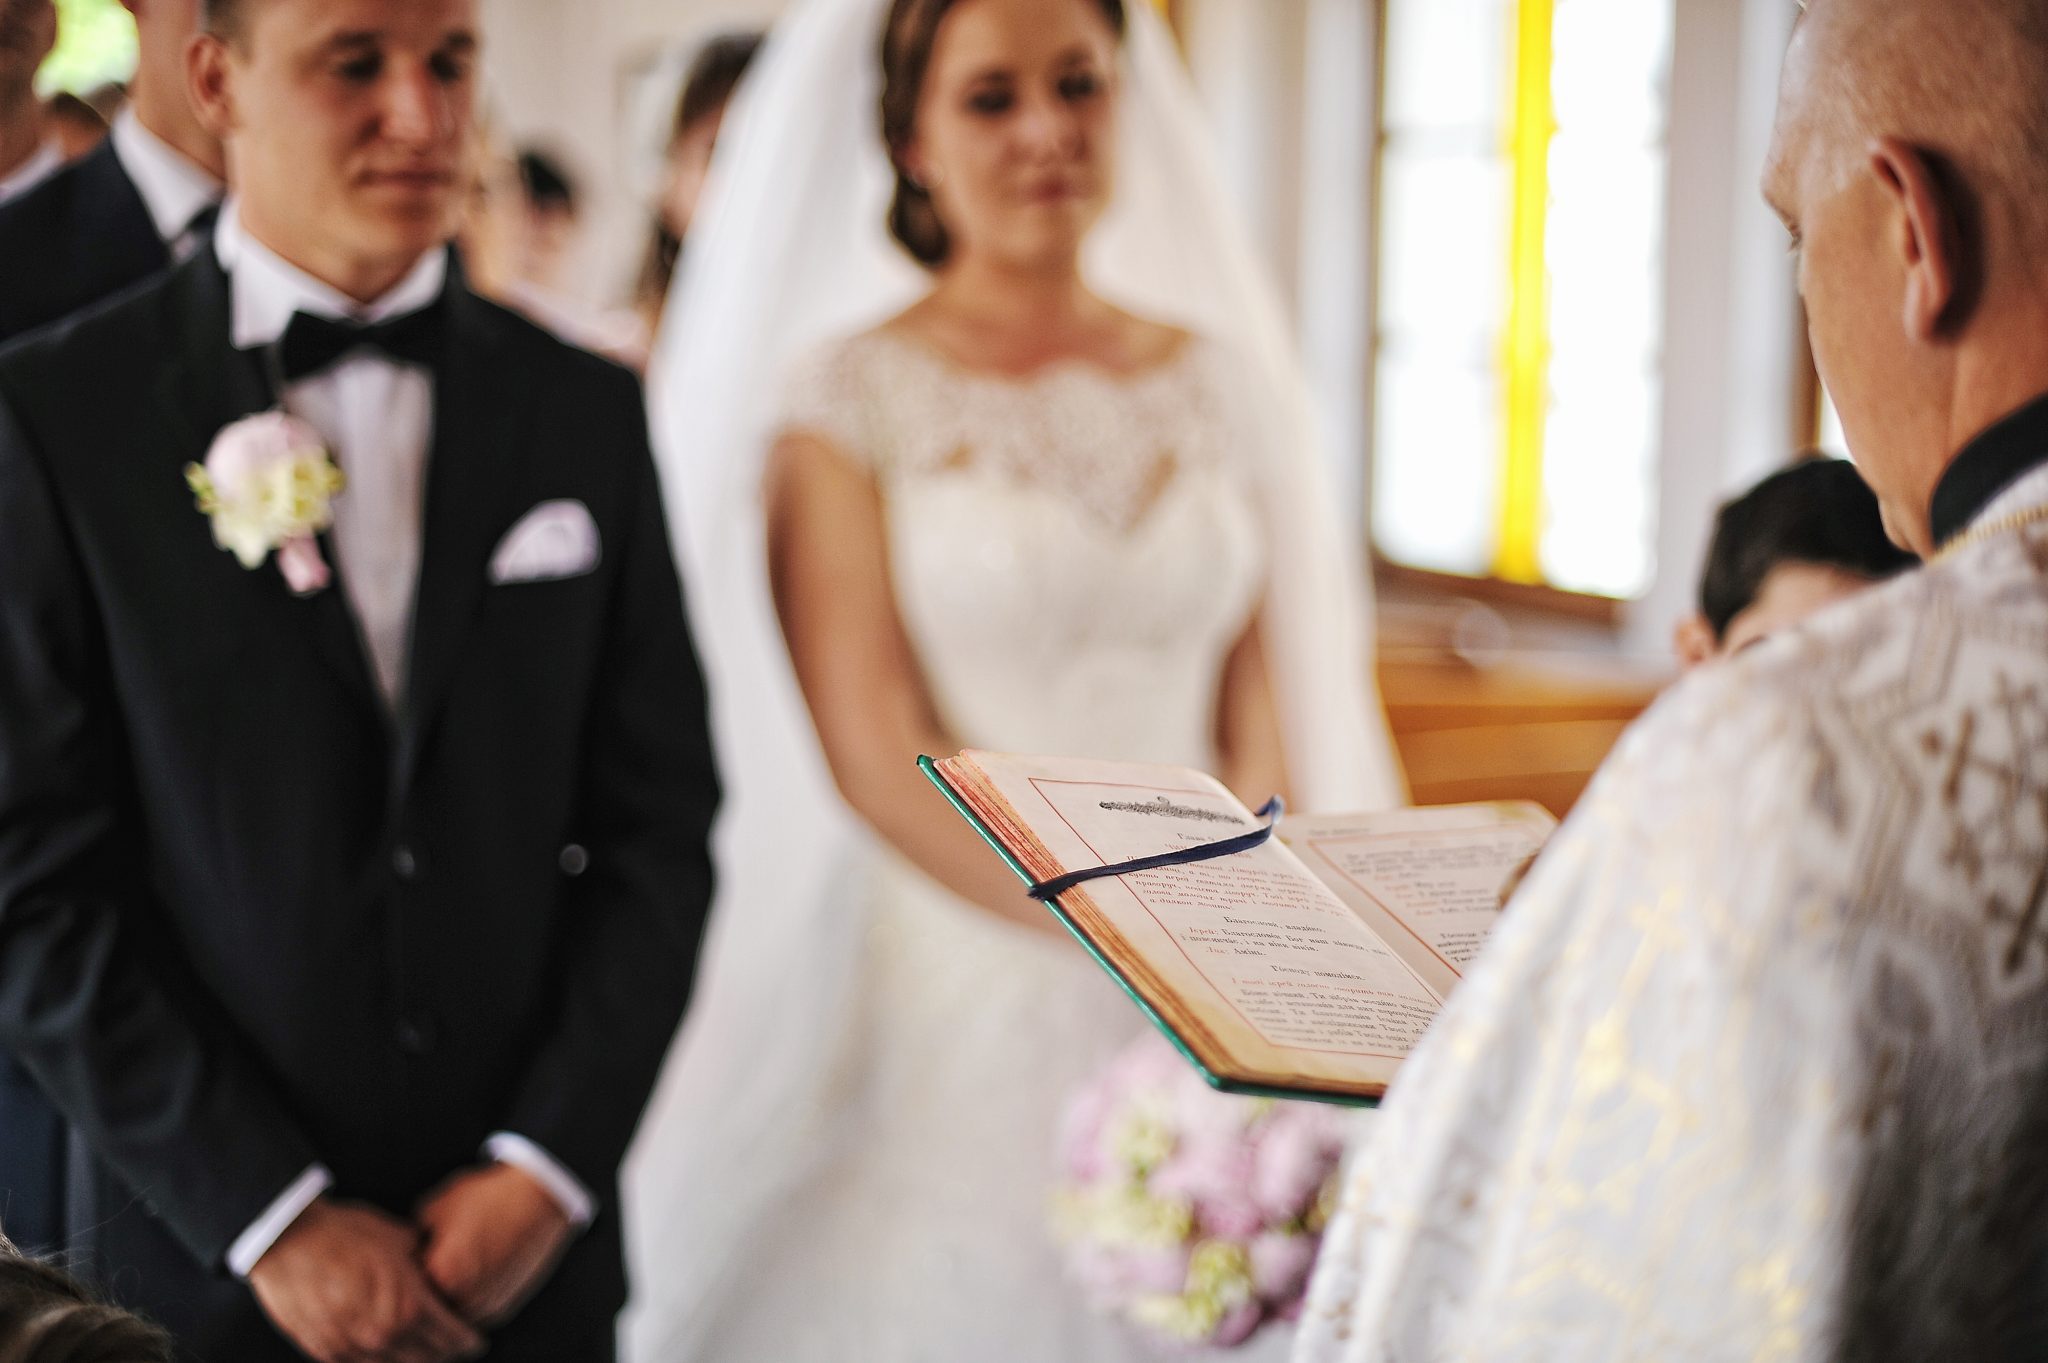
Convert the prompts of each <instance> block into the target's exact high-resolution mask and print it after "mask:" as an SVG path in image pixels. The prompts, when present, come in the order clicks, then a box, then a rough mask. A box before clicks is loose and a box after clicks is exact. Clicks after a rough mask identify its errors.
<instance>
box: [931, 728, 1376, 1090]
mask: <svg viewBox="0 0 2048 1363" xmlns="http://www.w3.org/2000/svg"><path fill="white" fill-rule="evenodd" d="M967 765H968V764H966V763H964V762H962V761H961V759H958V758H947V759H944V760H940V761H934V760H933V759H932V758H931V757H928V756H920V757H919V758H918V759H917V766H918V770H919V771H921V772H923V773H924V776H925V779H926V780H927V781H929V782H931V784H932V785H933V786H934V787H935V788H937V790H938V791H939V793H940V794H941V795H943V796H944V797H945V799H946V802H947V803H948V804H950V805H952V806H953V809H954V812H955V813H957V814H959V815H960V817H961V818H963V819H965V820H966V821H967V824H968V826H969V827H970V828H972V829H973V830H974V831H975V832H976V833H977V834H978V835H979V836H980V837H981V840H982V841H983V842H985V843H987V844H988V845H989V847H990V848H991V849H993V850H994V851H995V853H996V855H997V856H999V857H1001V858H1002V859H1003V864H1004V865H1006V866H1008V867H1009V868H1010V870H1011V872H1012V873H1013V874H1015V875H1016V877H1017V878H1018V879H1019V880H1020V881H1022V882H1023V883H1024V885H1025V887H1026V888H1027V889H1028V888H1029V887H1031V886H1032V885H1035V884H1037V883H1038V882H1039V880H1040V879H1041V878H1042V877H1039V876H1035V875H1033V874H1032V872H1031V870H1030V868H1029V867H1027V866H1026V865H1025V864H1024V861H1023V858H1022V857H1021V856H1020V855H1019V852H1018V851H1017V850H1015V849H1012V848H1011V847H1010V846H1008V845H1007V844H1006V843H1005V842H1004V840H1003V838H1002V837H1001V836H999V835H998V834H997V832H996V831H995V830H994V829H992V828H991V827H990V826H989V824H988V821H987V820H985V819H984V818H983V817H982V816H981V815H980V814H979V813H978V812H976V810H975V809H974V807H973V805H972V803H971V802H970V800H969V798H968V796H967V794H966V793H965V792H963V791H962V790H960V789H958V788H957V787H956V786H955V785H954V782H953V778H952V776H951V775H950V774H949V771H948V768H950V767H955V766H958V767H961V768H962V769H965V767H966V766H967ZM989 794H990V796H991V798H992V802H997V803H1001V804H1003V805H1005V806H1007V804H1008V802H1007V801H1005V800H1003V799H1002V797H1001V796H1000V795H997V794H996V793H995V792H994V791H993V789H990V791H989ZM1012 814H1013V816H1014V811H1012ZM1010 822H1012V823H1013V824H1014V825H1015V831H1016V835H1017V837H1018V838H1019V840H1020V841H1021V842H1024V843H1026V844H1027V845H1028V846H1030V847H1031V848H1032V849H1033V850H1035V851H1037V852H1038V854H1039V856H1040V859H1042V860H1044V861H1045V862H1047V863H1048V865H1049V866H1052V865H1054V859H1053V857H1052V855H1051V854H1050V852H1048V851H1046V849H1045V848H1043V847H1042V846H1039V845H1037V839H1036V838H1033V837H1032V836H1031V834H1030V831H1029V830H1028V829H1027V828H1025V827H1024V824H1023V821H1022V820H1021V819H1016V818H1014V817H1013V818H1012V819H1011V820H1010ZM1056 873H1057V868H1056V867H1055V869H1054V870H1053V871H1051V872H1049V874H1056ZM1068 894H1069V896H1071V897H1074V898H1076V899H1078V900H1079V901H1080V903H1081V905H1082V906H1085V907H1086V908H1087V909H1088V910H1089V917H1091V918H1093V919H1094V920H1095V921H1096V923H1098V924H1099V925H1100V927H1099V928H1098V929H1097V931H1099V932H1100V934H1101V935H1102V936H1103V937H1105V938H1109V939H1115V940H1118V941H1120V940H1121V939H1119V938H1117V934H1116V933H1115V932H1114V930H1113V929H1111V928H1110V927H1109V926H1108V924H1107V921H1106V920H1105V919H1104V917H1103V915H1102V914H1101V912H1100V911H1099V910H1097V909H1095V907H1094V905H1093V903H1092V901H1090V900H1089V899H1088V897H1087V894H1086V892H1085V890H1082V889H1075V890H1070V891H1068ZM1038 902H1039V903H1041V904H1044V905H1045V907H1046V908H1047V909H1048V910H1049V911H1051V913H1052V914H1053V916H1054V917H1055V918H1057V919H1058V920H1059V921H1060V924H1061V925H1062V926H1063V927H1065V928H1066V930H1067V932H1068V933H1069V934H1070V935H1071V936H1072V937H1073V938H1074V940H1076V941H1077V942H1079V943H1080V944H1081V946H1082V948H1083V949H1084V950H1086V951H1087V953H1088V954H1089V956H1091V957H1092V958H1094V960H1095V963H1096V964H1097V965H1099V966H1101V967H1102V969H1103V970H1104V971H1105V972H1107V973H1108V975H1109V977H1110V978H1111V979H1113V980H1115V981H1116V982H1117V984H1118V986H1119V987H1121V988H1122V989H1123V991H1124V993H1125V994H1127V995H1128V996H1129V997H1130V999H1131V1001H1132V1002H1133V1003H1135V1004H1137V1006H1138V1011H1139V1012H1140V1013H1142V1014H1143V1015H1144V1017H1145V1019H1146V1020H1147V1021H1148V1022H1150V1023H1151V1024H1152V1025H1153V1026H1154V1027H1156V1028H1157V1029H1158V1030H1159V1032H1160V1033H1161V1034H1162V1035H1164V1036H1165V1037H1166V1039H1167V1040H1168V1041H1169V1042H1171V1043H1172V1044H1173V1048H1174V1049H1175V1050H1177V1051H1179V1052H1180V1054H1181V1056H1182V1058H1184V1059H1185V1060H1186V1061H1187V1062H1188V1063H1189V1064H1190V1065H1192V1066H1193V1067H1194V1069H1195V1072H1196V1073H1197V1074H1199V1075H1201V1076H1202V1079H1203V1081H1204V1082H1205V1083H1207V1084H1208V1085H1209V1086H1210V1087H1211V1088H1214V1089H1216V1090H1218V1091H1219V1092H1223V1093H1234V1094H1242V1095H1244V1096H1246V1097H1256V1098H1278V1099H1284V1100H1292V1101H1303V1100H1306V1101H1312V1102H1322V1103H1330V1104H1333V1105H1336V1106H1340V1107H1378V1106H1379V1105H1380V1101H1381V1098H1382V1097H1383V1096H1384V1094H1385V1091H1386V1090H1385V1087H1384V1086H1375V1087H1376V1091H1361V1090H1359V1089H1340V1088H1329V1087H1324V1086H1321V1085H1313V1084H1287V1083H1280V1082H1266V1081H1263V1080H1258V1079H1246V1078H1235V1077H1232V1076H1229V1075H1226V1074H1223V1073H1221V1072H1219V1071H1218V1069H1217V1068H1215V1067H1214V1066H1213V1065H1212V1064H1211V1063H1209V1062H1207V1061H1204V1060H1203V1059H1202V1057H1201V1056H1200V1055H1198V1054H1197V1053H1196V1051H1195V1048H1194V1046H1193V1045H1191V1044H1190V1042H1189V1041H1188V1039H1187V1038H1186V1037H1185V1036H1184V1035H1183V1034H1182V1030H1181V1028H1179V1027H1176V1026H1175V1025H1174V1023H1173V1022H1172V1021H1171V1020H1169V1018H1168V1017H1167V1016H1166V1015H1165V1014H1164V1013H1163V1012H1162V1011H1161V1010H1160V1009H1159V1008H1157V1007H1155V1006H1154V1004H1153V1003H1152V1002H1151V1001H1150V1000H1149V999H1148V998H1147V997H1146V995H1145V993H1144V992H1143V991H1142V990H1141V989H1140V988H1139V986H1138V984H1137V983H1136V982H1134V981H1133V980H1132V979H1131V978H1130V974H1131V972H1129V971H1127V970H1126V969H1124V968H1123V967H1121V966H1119V964H1118V961H1117V960H1116V959H1113V958H1112V957H1113V955H1114V956H1115V957H1120V958H1122V959H1124V960H1128V961H1129V962H1130V963H1131V965H1132V966H1133V967H1134V968H1135V969H1137V970H1139V971H1142V972H1143V974H1144V975H1146V976H1147V977H1149V979H1148V981H1147V982H1148V983H1150V984H1151V985H1152V988H1153V991H1154V992H1156V993H1157V994H1158V995H1159V996H1160V997H1161V998H1167V999H1170V998H1172V997H1173V994H1172V991H1171V990H1169V989H1167V988H1165V987H1164V986H1163V985H1162V984H1160V983H1159V982H1158V979H1157V977H1156V976H1155V975H1153V973H1152V972H1151V971H1150V970H1147V969H1145V968H1144V964H1143V958H1142V957H1140V956H1139V955H1138V953H1137V952H1135V951H1131V950H1129V949H1128V948H1127V947H1126V948H1125V949H1124V950H1122V951H1120V952H1112V950H1111V949H1110V948H1108V947H1107V946H1105V945H1104V944H1103V943H1100V942H1098V941H1097V940H1096V938H1095V936H1094V935H1093V934H1091V933H1090V931H1089V930H1088V928H1087V927H1086V926H1085V925H1084V924H1083V923H1082V922H1081V920H1080V917H1079V916H1078V915H1077V914H1076V912H1075V911H1074V909H1071V908H1069V907H1068V906H1067V905H1065V904H1062V903H1059V902H1058V901H1048V900H1040V901H1038ZM1185 1025H1186V1026H1187V1028H1188V1030H1191V1031H1197V1032H1201V1033H1202V1034H1203V1035H1204V1039H1205V1040H1207V1041H1208V1042H1209V1043H1210V1045H1212V1046H1214V1047H1215V1049H1216V1050H1217V1051H1218V1052H1219V1053H1221V1052H1222V1051H1223V1047H1222V1045H1221V1043H1220V1042H1218V1041H1217V1040H1216V1039H1215V1038H1214V1037H1213V1036H1209V1035H1208V1033H1207V1029H1206V1028H1203V1027H1201V1026H1200V1025H1199V1024H1197V1023H1194V1022H1193V1021H1192V1020H1190V1021H1189V1022H1188V1023H1186V1024H1185Z"/></svg>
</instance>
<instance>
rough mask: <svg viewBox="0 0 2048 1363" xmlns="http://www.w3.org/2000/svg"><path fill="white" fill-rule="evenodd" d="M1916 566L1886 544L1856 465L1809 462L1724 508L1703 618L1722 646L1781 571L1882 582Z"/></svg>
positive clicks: (1705, 583) (1704, 590)
mask: <svg viewBox="0 0 2048 1363" xmlns="http://www.w3.org/2000/svg"><path fill="white" fill-rule="evenodd" d="M1916 562H1918V560H1916V559H1915V558H1913V557H1912V556H1911V555H1910V554H1907V553H1905V552H1904V551H1903V550H1901V549H1899V548H1898V547H1897V546H1896V545H1894V544H1893V543H1892V542H1891V540H1890V539H1888V538H1887V537H1886V535H1885V530H1884V517H1883V516H1882V514H1881V513H1880V512H1879V511H1878V506H1877V497H1876V495H1875V494H1873V493H1872V492H1871V490H1870V488H1869V486H1868V485H1867V484H1865V483H1864V481H1863V479H1862V477H1861V476H1860V475H1859V474H1858V473H1857V472H1856V469H1855V467H1854V466H1853V465H1851V464H1849V463H1848V462H1846V461H1844V460H1841V459H1827V458H1818V457H1813V458H1808V459H1806V460H1804V461H1802V462H1800V463H1797V464H1794V465H1793V466H1792V467H1791V468H1788V469H1783V470H1780V471H1779V472H1777V473H1774V474H1772V475H1771V476H1770V477H1768V478H1766V479H1764V480H1763V481H1762V482H1761V483H1758V484H1757V485H1756V486H1755V487H1753V488H1751V489H1750V490H1749V491H1748V492H1746V493H1744V494H1743V495H1742V496H1740V497H1738V498H1736V499H1735V500H1734V501H1732V502H1729V503H1728V504H1727V505H1725V506H1723V507H1722V508H1721V511H1720V514H1719V515H1718V516H1717V517H1716V518H1715V521H1714V539H1713V544H1712V545H1711V547H1710V548H1709V549H1708V551H1707V570H1706V573H1705V574H1704V575H1703V576H1702V577H1701V579H1700V613H1701V614H1703V615H1704V616H1706V619H1707V623H1708V625H1710V626H1711V627H1712V628H1713V631H1714V637H1715V638H1716V639H1717V640H1720V639H1723V638H1725V636H1726V635H1727V633H1728V625H1729V623H1730V622H1731V621H1733V620H1734V619H1735V617H1736V616H1738V615H1740V614H1742V612H1743V611H1745V610H1747V609H1749V607H1750V606H1751V605H1753V604H1755V602H1756V599H1757V594H1758V593H1759V592H1760V591H1761V590H1762V589H1763V585H1764V579H1765V578H1767V577H1769V576H1770V575H1771V570H1772V569H1774V568H1776V567H1778V566H1779V565H1780V564H1785V563H1804V564H1811V565H1814V566H1816V567H1821V568H1834V569H1838V570H1840V571H1842V572H1847V573H1854V574H1856V575H1857V576H1859V577H1867V578H1869V579H1870V580H1871V581H1873V582H1875V581H1878V580H1880V579H1882V578H1887V577H1890V576H1892V575H1893V574H1894V573H1898V572H1902V571H1904V570H1905V569H1907V568H1910V567H1912V566H1913V565H1914V564H1915V563H1916Z"/></svg>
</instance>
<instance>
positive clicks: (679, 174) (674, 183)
mask: <svg viewBox="0 0 2048 1363" xmlns="http://www.w3.org/2000/svg"><path fill="white" fill-rule="evenodd" d="M765 37H766V35H765V34H763V33H760V32H745V33H726V34H721V35H720V36H718V37H716V38H713V39H711V41H709V42H707V43H705V44H704V46H703V48H702V49H701V50H700V51H699V52H698V53H697V57H696V59H695V60H694V61H693V62H691V63H690V69H689V72H688V74H687V75H685V76H684V78H683V89H682V94H681V96H680V97H678V99H677V100H676V116H675V122H674V124H673V125H672V127H671V129H670V132H669V139H668V150H667V155H666V156H665V157H664V159H663V163H662V164H663V170H664V179H663V182H662V188H661V194H660V198H659V199H658V201H657V202H656V204H655V219H654V230H653V232H652V233H651V236H650V240H649V241H648V243H647V255H646V259H645V260H644V261H643V262H642V264H641V267H640V277H639V280H638V282H637V283H636V284H635V286H634V290H633V306H634V310H635V311H636V312H637V313H639V315H640V320H641V324H642V326H644V327H645V328H646V331H647V334H648V335H649V336H652V335H654V334H655V333H656V331H658V330H659V328H660V324H661V310H662V305H663V304H664V303H666V302H667V301H668V291H669V283H670V281H671V280H673V279H674V278H675V272H676V262H677V260H678V259H679V258H680V257H681V255H682V250H683V242H684V239H685V238H686V237H688V236H689V233H690V223H691V221H692V220H693V219H694V218H695V217H696V216H697V200H698V199H699V198H700V197H701V196H702V195H703V193H704V178H705V176H706V175H707V174H708V173H709V172H710V170H711V154H712V151H713V150H714V149H715V148H716V147H717V145H718V134H719V130H720V129H721V128H723V127H724V126H725V111H726V108H727V106H728V105H729V104H731V102H732V97H733V95H734V94H735V93H736V92H737V91H738V89H739V85H740V80H741V78H742V77H743V76H745V75H746V74H747V68H748V67H749V66H751V65H753V62H754V58H755V56H756V55H757V54H758V53H759V52H760V50H761V43H762V41H763V39H764V38H765Z"/></svg>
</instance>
